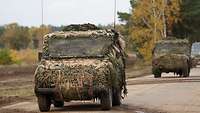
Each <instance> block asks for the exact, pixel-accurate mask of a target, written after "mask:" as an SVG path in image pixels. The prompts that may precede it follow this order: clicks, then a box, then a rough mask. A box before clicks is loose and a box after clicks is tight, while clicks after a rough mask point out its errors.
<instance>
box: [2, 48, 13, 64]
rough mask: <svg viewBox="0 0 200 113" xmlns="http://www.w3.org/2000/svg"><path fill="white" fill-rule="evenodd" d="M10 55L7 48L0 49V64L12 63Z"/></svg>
mask: <svg viewBox="0 0 200 113" xmlns="http://www.w3.org/2000/svg"><path fill="white" fill-rule="evenodd" d="M12 63H13V61H12V57H11V56H10V50H9V49H1V50H0V65H9V64H12Z"/></svg>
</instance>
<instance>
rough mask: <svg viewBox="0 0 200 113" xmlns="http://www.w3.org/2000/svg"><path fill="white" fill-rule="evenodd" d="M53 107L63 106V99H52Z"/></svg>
mask: <svg viewBox="0 0 200 113" xmlns="http://www.w3.org/2000/svg"><path fill="white" fill-rule="evenodd" d="M53 105H54V107H64V101H56V100H54V101H53Z"/></svg>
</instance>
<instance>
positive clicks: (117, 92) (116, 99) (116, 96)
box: [112, 88, 122, 106]
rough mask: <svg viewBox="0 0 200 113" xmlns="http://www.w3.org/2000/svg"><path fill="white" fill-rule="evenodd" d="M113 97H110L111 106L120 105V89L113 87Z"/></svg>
mask: <svg viewBox="0 0 200 113" xmlns="http://www.w3.org/2000/svg"><path fill="white" fill-rule="evenodd" d="M112 95H113V98H112V105H113V106H120V105H121V99H122V97H121V95H122V93H121V90H119V89H117V88H113V94H112Z"/></svg>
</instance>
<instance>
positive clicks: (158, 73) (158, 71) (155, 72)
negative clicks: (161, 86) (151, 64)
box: [152, 69, 162, 78]
mask: <svg viewBox="0 0 200 113" xmlns="http://www.w3.org/2000/svg"><path fill="white" fill-rule="evenodd" d="M152 71H153V74H154V78H161V75H162V72H161V71H160V69H153V70H152Z"/></svg>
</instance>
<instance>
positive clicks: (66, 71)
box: [35, 30, 127, 100]
mask: <svg viewBox="0 0 200 113" xmlns="http://www.w3.org/2000/svg"><path fill="white" fill-rule="evenodd" d="M118 36H119V35H116V32H113V31H112V30H93V31H68V32H55V33H51V34H48V35H46V36H45V38H44V45H43V53H44V54H43V56H46V58H47V59H46V58H45V59H43V60H42V61H41V63H40V64H39V66H38V68H37V70H36V72H35V84H36V88H56V89H58V90H60V92H62V95H63V96H64V99H66V100H73V99H75V100H77V99H78V100H82V99H83V100H84V99H91V98H93V97H92V96H94V95H95V96H96V97H98V96H100V95H99V94H100V93H98V91H100V90H103V89H105V88H108V87H119V86H120V88H121V89H123V92H124V94H127V89H126V78H125V65H124V64H125V62H124V61H125V60H124V59H125V58H124V56H125V54H124V53H123V52H122V51H123V50H121V49H123V48H124V47H123V45H121V47H117V46H116V45H115V43H120V42H121V43H123V40H122V39H121V40H119V37H118ZM88 37H90V38H94V39H95V38H105V39H106V38H107V39H109V40H111V41H112V42H113V44H111V45H110V46H109V47H108V48H107V51H108V53H109V54H107V55H106V56H104V58H99V57H97V58H74V57H71V58H70V59H59V58H56V59H55V58H51V57H49V45H48V44H49V43H48V41H49V40H51V39H54V38H62V39H66V40H67V39H68V38H88ZM117 40H119V42H118V41H117ZM116 56H118V57H120V58H121V59H117V58H116ZM95 91H97V92H96V93H97V94H93V93H94V92H95Z"/></svg>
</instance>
